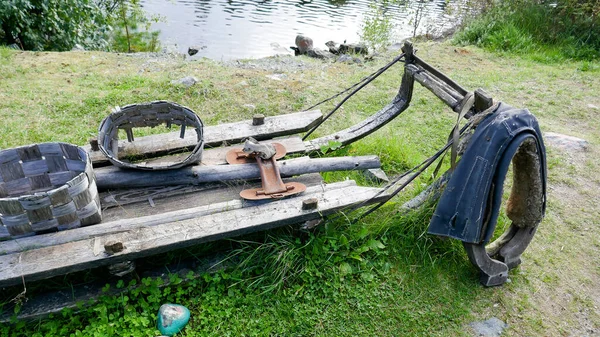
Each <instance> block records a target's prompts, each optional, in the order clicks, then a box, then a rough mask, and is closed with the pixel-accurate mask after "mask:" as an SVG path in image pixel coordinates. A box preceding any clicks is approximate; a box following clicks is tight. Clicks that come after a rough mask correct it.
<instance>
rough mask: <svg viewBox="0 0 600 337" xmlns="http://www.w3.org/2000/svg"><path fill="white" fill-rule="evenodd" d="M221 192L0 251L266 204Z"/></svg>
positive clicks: (316, 186)
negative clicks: (167, 209) (169, 208)
mask: <svg viewBox="0 0 600 337" xmlns="http://www.w3.org/2000/svg"><path fill="white" fill-rule="evenodd" d="M311 179H314V177H306V179H303V182H306V183H309V181H310V180H311ZM348 186H356V183H355V182H354V181H352V180H348V181H343V182H339V183H333V184H326V185H325V184H320V183H318V182H316V181H313V182H312V184H311V186H309V187H308V189H307V191H306V192H305V194H312V193H317V192H323V191H330V190H335V189H340V188H344V187H348ZM225 192H227V193H228V195H226V196H224V197H223V198H221V196H219V201H216V200H215V199H214V198H211V199H209V200H207V201H206V202H205V203H203V204H199V205H193V204H189V205H188V207H187V208H185V209H182V210H175V211H170V212H157V213H155V214H151V215H146V216H139V217H133V218H129V217H124V218H121V219H118V220H112V221H106V222H103V223H100V224H98V225H95V226H88V227H81V228H77V229H72V230H69V231H62V232H56V233H48V234H44V235H37V236H31V237H26V238H20V239H15V240H10V241H4V242H0V254H2V255H6V254H13V253H18V252H23V251H26V250H29V249H35V248H41V247H50V246H54V245H59V244H63V243H67V242H72V241H78V240H85V239H91V238H93V237H96V236H100V235H105V234H110V233H119V232H123V231H128V230H132V229H135V228H139V227H151V226H155V225H159V224H163V223H167V222H172V221H179V220H186V219H191V218H194V217H199V216H203V215H207V214H215V213H219V212H224V211H230V210H233V209H240V208H244V207H252V206H257V205H262V204H266V203H267V202H248V201H243V200H242V199H241V198H240V197H239V190H238V191H237V192H236V191H225ZM207 194H209V193H199V195H198V196H194V198H196V199H201V197H202V196H207ZM298 198H302V199H304V198H303V197H302V195H300V196H298ZM192 199H193V198H192ZM132 206H135V205H132ZM127 208H129V209H131V208H132V207H126V208H125V209H127Z"/></svg>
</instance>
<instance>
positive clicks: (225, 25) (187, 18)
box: [141, 0, 453, 60]
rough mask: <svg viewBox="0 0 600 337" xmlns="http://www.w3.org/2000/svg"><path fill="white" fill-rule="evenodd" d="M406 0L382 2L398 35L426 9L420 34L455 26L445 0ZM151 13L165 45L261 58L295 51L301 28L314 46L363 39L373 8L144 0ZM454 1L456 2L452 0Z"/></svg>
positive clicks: (306, 1)
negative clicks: (363, 27)
mask: <svg viewBox="0 0 600 337" xmlns="http://www.w3.org/2000/svg"><path fill="white" fill-rule="evenodd" d="M406 1H407V2H406V3H405V4H404V5H397V4H387V5H382V4H381V3H380V2H378V6H379V8H381V9H383V10H384V11H385V13H386V15H388V16H389V17H390V18H391V21H392V23H393V24H394V26H395V29H394V39H396V40H401V39H403V38H407V37H411V36H412V34H413V23H414V16H415V12H416V10H417V9H418V8H422V13H423V18H422V20H421V22H420V24H419V30H418V31H417V33H418V34H422V33H425V32H427V31H431V30H432V29H434V30H437V31H439V30H441V29H443V28H444V27H447V26H450V25H452V21H453V20H452V18H451V17H450V16H448V15H447V14H446V6H447V2H446V0H432V1H424V2H419V1H414V0H406ZM141 2H142V6H143V8H144V9H145V10H146V11H147V12H148V13H150V14H159V15H161V16H162V17H163V18H164V19H165V22H159V23H156V24H154V25H153V28H154V29H158V30H160V31H161V33H160V40H161V43H162V45H163V46H170V47H171V48H173V47H174V48H177V50H178V51H180V52H182V53H185V52H187V49H188V47H189V46H202V47H203V49H202V50H200V52H199V53H198V54H197V56H195V57H208V58H212V59H216V60H227V59H239V58H259V57H265V56H270V55H275V54H282V53H290V54H291V53H292V52H291V50H290V49H289V46H293V45H294V39H295V37H296V35H297V34H299V33H301V34H304V35H307V36H309V37H311V38H312V39H313V41H314V46H315V47H317V48H322V49H326V48H327V47H325V42H327V41H329V40H334V41H336V42H338V43H341V42H343V41H344V40H346V41H347V42H348V43H350V42H358V41H359V33H360V31H361V25H362V24H363V22H364V20H365V18H366V17H367V16H368V15H373V13H374V11H373V9H372V8H370V7H369V3H371V2H370V1H367V0H290V1H284V0H262V1H251V0H242V1H232V0H142V1H141ZM451 2H452V1H451Z"/></svg>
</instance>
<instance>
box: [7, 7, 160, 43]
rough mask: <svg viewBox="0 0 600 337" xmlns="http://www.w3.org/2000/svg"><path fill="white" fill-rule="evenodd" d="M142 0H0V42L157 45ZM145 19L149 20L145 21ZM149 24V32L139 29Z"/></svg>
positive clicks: (155, 35)
mask: <svg viewBox="0 0 600 337" xmlns="http://www.w3.org/2000/svg"><path fill="white" fill-rule="evenodd" d="M151 20H152V19H149V18H147V17H146V16H145V14H144V13H143V11H142V10H141V7H140V4H139V0H0V45H2V44H4V45H13V44H15V45H17V46H18V47H19V48H21V49H23V50H53V51H66V50H71V49H73V47H74V46H75V45H76V44H78V45H81V46H83V47H85V48H86V49H101V50H115V49H116V50H118V51H129V52H131V51H139V50H153V49H155V48H156V47H157V42H156V38H157V35H158V32H154V33H150V32H148V29H149V23H150V22H151ZM144 24H145V25H144ZM138 26H145V27H146V31H138V29H137V27H138Z"/></svg>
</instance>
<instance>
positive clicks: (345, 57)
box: [336, 54, 352, 63]
mask: <svg viewBox="0 0 600 337" xmlns="http://www.w3.org/2000/svg"><path fill="white" fill-rule="evenodd" d="M336 62H340V63H344V62H346V63H350V62H352V56H350V55H348V54H342V55H340V56H339V57H338V58H337V60H336Z"/></svg>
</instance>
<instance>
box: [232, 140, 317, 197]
mask: <svg viewBox="0 0 600 337" xmlns="http://www.w3.org/2000/svg"><path fill="white" fill-rule="evenodd" d="M272 145H273V147H275V150H276V152H275V154H274V155H273V156H272V157H271V158H269V159H263V158H261V157H260V152H250V153H248V152H244V151H243V150H242V149H239V148H236V149H231V150H230V151H229V152H227V155H226V158H227V162H228V163H229V164H245V163H250V162H252V161H255V162H256V164H257V165H258V169H259V170H260V179H261V181H262V187H260V188H251V189H247V190H243V191H241V192H240V197H242V198H244V199H246V200H262V199H281V198H284V197H287V196H290V195H294V194H298V193H302V192H304V191H306V186H305V185H304V184H301V183H296V182H290V183H287V184H286V183H284V182H283V180H281V173H279V167H278V166H277V162H276V161H275V160H276V159H278V158H281V157H283V156H285V154H286V150H285V147H284V146H283V145H281V144H279V143H272Z"/></svg>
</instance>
